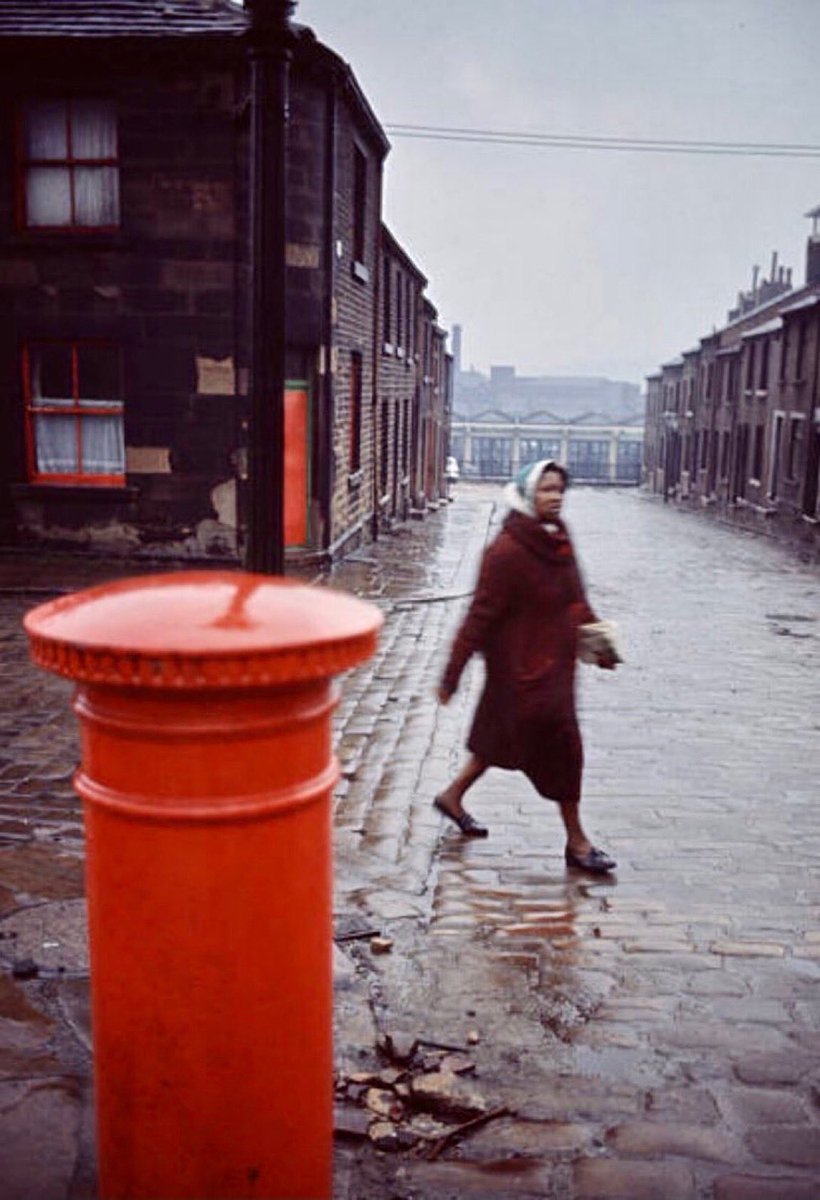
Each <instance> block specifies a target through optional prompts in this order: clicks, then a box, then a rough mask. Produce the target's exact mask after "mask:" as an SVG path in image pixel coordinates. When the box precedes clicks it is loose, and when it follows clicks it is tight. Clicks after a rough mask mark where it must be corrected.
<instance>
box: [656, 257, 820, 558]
mask: <svg viewBox="0 0 820 1200" xmlns="http://www.w3.org/2000/svg"><path fill="white" fill-rule="evenodd" d="M814 247H815V238H814V237H811V238H810V239H809V242H808V248H807V269H806V280H807V282H806V284H805V286H804V287H802V288H799V289H797V290H795V291H791V290H789V289H788V288H786V290H783V286H782V284H781V283H780V281H779V280H775V279H774V278H773V280H771V281H764V283H763V284H762V285H761V288H762V289H763V290H762V291H760V293H759V295H758V296H757V298H758V300H759V301H760V302H759V303H757V304H755V303H753V302H752V301H753V300H754V299H755V297H754V296H753V297H751V299H750V297H748V296H741V298H740V299H741V300H742V301H744V303H743V304H742V305H741V307H740V308H738V309H736V310H734V311H733V312H732V313H730V314H729V318H730V319H729V322H728V324H727V325H725V326H724V327H723V328H721V329H719V330H716V331H715V332H714V333H712V334H711V335H709V336H708V337H704V338H702V339H701V341H700V345H699V346H698V347H697V348H695V349H692V350H689V351H687V352H686V353H685V354H684V355H683V356H682V357H681V358H679V359H676V360H674V361H672V362H669V363H666V364H665V365H664V366H663V367H662V369H661V371H660V372H659V373H658V374H657V375H654V376H652V377H651V378H650V379H649V381H648V387H647V409H646V440H645V452H644V481H645V483H646V484H647V486H648V487H649V488H650V489H651V490H652V491H655V492H658V493H660V494H662V495H663V496H664V498H665V499H666V500H671V501H675V502H677V503H682V504H688V505H692V506H694V507H696V508H698V509H702V510H704V511H705V512H708V513H711V514H713V515H715V516H717V517H718V518H720V519H724V520H729V521H731V522H732V523H733V524H737V525H740V526H742V527H744V528H748V529H753V530H756V531H758V532H765V533H767V534H770V535H772V536H775V537H777V538H780V539H783V540H785V541H787V542H790V543H792V544H793V545H794V546H795V547H797V548H798V549H799V550H800V552H801V553H803V554H805V555H808V556H809V557H816V556H817V555H818V554H820V540H818V530H820V504H819V503H818V501H819V500H820V496H819V494H818V493H819V491H820V489H819V488H818V483H819V476H820V419H818V418H819V415H820V283H818V282H817V280H816V279H815V278H814V275H813V253H814ZM773 275H774V269H773ZM775 285H777V286H776V287H775ZM773 288H774V289H775V292H776V294H775V295H774V298H772V297H771V295H770V293H771V291H772V289H773Z"/></svg>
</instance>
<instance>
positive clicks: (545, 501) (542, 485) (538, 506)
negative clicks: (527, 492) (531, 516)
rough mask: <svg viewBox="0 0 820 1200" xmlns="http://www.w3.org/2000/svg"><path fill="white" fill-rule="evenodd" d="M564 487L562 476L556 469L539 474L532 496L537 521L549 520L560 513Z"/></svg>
mask: <svg viewBox="0 0 820 1200" xmlns="http://www.w3.org/2000/svg"><path fill="white" fill-rule="evenodd" d="M564 487H565V484H564V479H563V476H562V475H561V474H560V473H559V472H558V471H545V472H544V474H543V475H542V476H541V478H540V479H539V481H538V487H537V488H536V489H535V496H534V497H533V506H534V508H535V515H536V516H537V517H538V520H539V521H549V520H551V519H552V518H554V517H558V516H560V515H561V503H562V501H563V499H564Z"/></svg>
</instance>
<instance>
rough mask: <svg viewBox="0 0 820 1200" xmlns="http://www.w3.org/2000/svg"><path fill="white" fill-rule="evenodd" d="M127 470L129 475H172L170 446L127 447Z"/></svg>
mask: <svg viewBox="0 0 820 1200" xmlns="http://www.w3.org/2000/svg"><path fill="white" fill-rule="evenodd" d="M125 470H126V471H127V473H128V474H129V475H170V474H171V450H170V448H169V447H168V446H126V447H125Z"/></svg>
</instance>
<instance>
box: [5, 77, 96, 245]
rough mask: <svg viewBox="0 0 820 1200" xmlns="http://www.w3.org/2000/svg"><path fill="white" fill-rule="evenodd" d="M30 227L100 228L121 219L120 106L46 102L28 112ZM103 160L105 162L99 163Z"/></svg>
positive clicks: (26, 109)
mask: <svg viewBox="0 0 820 1200" xmlns="http://www.w3.org/2000/svg"><path fill="white" fill-rule="evenodd" d="M23 126H24V144H25V152H26V159H27V163H28V167H27V174H26V216H27V220H28V224H29V226H41V227H42V226H47V227H58V228H59V227H71V226H79V227H83V228H100V227H104V226H111V225H117V224H118V223H119V172H118V169H117V167H116V166H114V165H111V164H110V163H106V160H110V159H115V158H116V155H117V125H116V113H115V111H114V106H113V104H112V103H110V102H109V101H103V100H72V101H54V100H43V101H37V102H35V103H31V104H29V105H27V106H26V108H25V110H24V115H23ZM96 163H99V165H95V164H96Z"/></svg>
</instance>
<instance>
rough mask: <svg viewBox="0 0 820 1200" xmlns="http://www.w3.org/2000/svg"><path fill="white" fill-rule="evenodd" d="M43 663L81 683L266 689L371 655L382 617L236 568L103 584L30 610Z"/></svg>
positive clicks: (29, 627)
mask: <svg viewBox="0 0 820 1200" xmlns="http://www.w3.org/2000/svg"><path fill="white" fill-rule="evenodd" d="M23 624H24V626H25V629H26V632H27V634H28V636H29V641H30V648H31V654H32V658H33V659H34V661H35V662H36V663H37V664H38V665H39V666H41V667H44V668H45V669H46V670H48V671H53V672H55V673H56V674H58V675H65V676H66V677H67V678H69V679H75V680H78V681H80V682H84V683H97V684H109V685H112V686H127V687H148V688H166V689H179V688H182V689H185V688H196V689H198V688H206V689H207V688H226V687H240V688H241V687H265V686H268V685H271V684H284V683H295V682H297V681H299V680H308V679H318V678H325V677H327V676H330V675H335V674H337V673H338V672H340V671H345V670H347V669H348V668H349V667H352V666H354V665H355V664H356V663H358V662H362V661H363V660H364V659H366V658H369V657H370V655H372V654H373V652H374V650H375V647H376V638H377V634H378V631H379V629H380V627H381V624H382V615H381V613H380V612H379V610H378V609H377V608H376V607H375V606H374V605H372V604H367V603H365V602H364V601H362V600H358V599H356V598H355V597H354V596H350V595H348V594H347V593H345V592H339V591H334V590H333V589H331V588H320V587H312V586H310V585H307V584H303V583H298V582H296V581H295V580H291V579H283V578H281V577H278V576H277V577H271V576H268V575H251V574H248V573H246V572H239V571H183V572H174V573H170V574H167V575H146V576H142V577H136V578H130V579H121V580H117V581H116V582H114V583H107V584H102V585H100V586H98V587H93V588H89V589H87V590H86V591H81V592H75V593H73V594H72V595H70V596H62V597H60V599H58V600H54V601H52V602H51V603H49V604H42V605H40V606H38V607H37V608H34V609H32V610H31V611H30V612H29V613H28V614H27V615H26V617H25V618H24V622H23Z"/></svg>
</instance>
